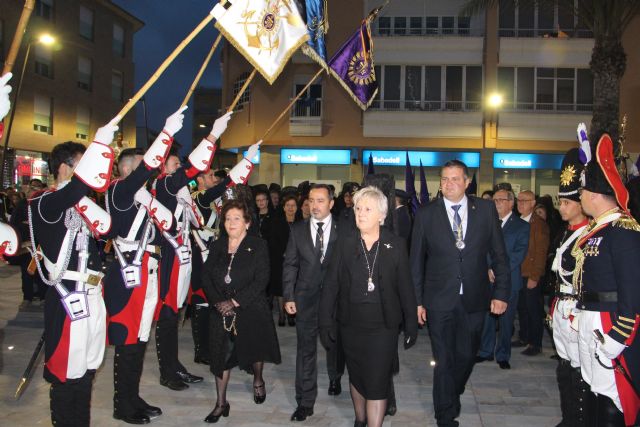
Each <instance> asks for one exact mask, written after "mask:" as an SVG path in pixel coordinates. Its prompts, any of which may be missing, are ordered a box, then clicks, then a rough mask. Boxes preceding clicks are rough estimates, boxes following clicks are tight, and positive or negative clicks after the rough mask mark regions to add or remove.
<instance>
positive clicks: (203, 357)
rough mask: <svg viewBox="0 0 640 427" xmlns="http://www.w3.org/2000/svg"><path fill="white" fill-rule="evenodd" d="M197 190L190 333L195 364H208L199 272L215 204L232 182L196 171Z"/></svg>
mask: <svg viewBox="0 0 640 427" xmlns="http://www.w3.org/2000/svg"><path fill="white" fill-rule="evenodd" d="M196 181H197V183H198V189H197V190H196V191H194V192H193V193H191V197H192V198H193V201H194V203H195V206H196V209H197V210H198V216H199V217H200V218H202V222H203V225H202V227H201V228H200V229H192V230H191V248H192V249H193V257H192V258H191V266H192V270H191V289H190V291H189V304H190V305H191V333H192V335H193V344H194V349H195V351H194V357H193V360H194V362H196V363H202V364H205V365H208V364H209V303H208V302H207V297H206V296H205V294H204V290H203V289H202V271H203V266H204V263H205V262H206V261H207V257H208V256H209V245H210V244H211V242H212V241H214V240H216V238H217V235H216V234H217V230H216V228H217V227H216V222H217V221H216V220H217V218H218V213H217V210H216V205H217V204H220V205H221V204H222V198H221V196H222V194H223V192H224V190H225V189H226V188H227V186H228V184H229V183H230V182H232V181H231V178H230V177H225V178H224V179H222V180H218V181H217V177H215V176H214V172H213V170H212V169H209V170H208V171H206V172H202V173H200V174H198V176H197V177H196ZM216 181H217V182H216Z"/></svg>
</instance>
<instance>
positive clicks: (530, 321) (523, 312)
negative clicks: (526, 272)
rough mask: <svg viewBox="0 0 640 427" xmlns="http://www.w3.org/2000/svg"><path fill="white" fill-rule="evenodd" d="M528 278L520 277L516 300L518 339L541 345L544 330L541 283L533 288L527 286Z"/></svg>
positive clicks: (537, 345) (533, 344)
mask: <svg viewBox="0 0 640 427" xmlns="http://www.w3.org/2000/svg"><path fill="white" fill-rule="evenodd" d="M527 280H528V278H526V277H523V278H522V284H523V285H522V289H521V290H520V298H519V300H518V319H519V321H520V334H519V336H520V341H522V342H524V343H526V344H529V345H532V346H535V347H542V332H543V331H544V307H543V303H542V284H541V283H538V286H536V287H535V288H533V289H528V288H527Z"/></svg>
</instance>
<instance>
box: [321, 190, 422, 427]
mask: <svg viewBox="0 0 640 427" xmlns="http://www.w3.org/2000/svg"><path fill="white" fill-rule="evenodd" d="M354 200H355V208H354V210H355V218H356V226H357V229H356V230H355V231H353V232H352V233H348V232H347V233H344V234H342V233H341V235H340V236H338V241H337V245H336V249H335V251H333V252H332V254H331V259H330V261H329V270H328V272H327V276H326V277H325V280H324V286H323V289H322V297H321V300H320V315H319V316H320V319H319V326H320V338H321V340H322V344H323V345H324V346H325V347H330V346H331V345H332V341H334V339H335V338H334V337H332V328H333V324H334V313H335V320H337V322H338V328H339V334H340V337H341V340H342V343H343V347H344V354H345V360H346V364H347V368H348V370H349V385H350V388H351V398H352V400H353V407H354V410H355V415H356V422H355V425H356V426H364V425H368V426H370V427H379V426H381V425H382V421H383V419H384V414H385V411H386V405H387V396H388V394H389V385H390V382H391V378H392V374H393V371H394V365H395V364H396V363H397V349H398V333H399V332H400V329H401V327H403V328H404V337H405V339H404V345H405V349H406V348H409V347H411V346H412V345H413V344H414V343H415V341H416V338H417V334H418V319H417V317H416V310H417V307H418V305H417V303H416V297H415V293H414V289H413V285H412V283H411V277H410V273H409V259H408V255H407V244H406V242H405V240H404V239H403V238H401V237H398V236H396V235H394V234H393V233H392V232H391V231H389V230H388V229H386V228H384V227H381V224H382V223H383V222H384V219H385V217H386V214H387V210H388V204H387V198H386V197H385V196H384V194H383V193H382V192H381V191H380V190H379V189H377V188H375V187H372V186H371V187H365V188H363V189H361V190H360V191H358V192H357V193H356V194H355V196H354Z"/></svg>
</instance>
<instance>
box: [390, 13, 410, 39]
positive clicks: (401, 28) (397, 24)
mask: <svg viewBox="0 0 640 427" xmlns="http://www.w3.org/2000/svg"><path fill="white" fill-rule="evenodd" d="M406 33H407V18H406V17H404V16H396V17H395V18H393V34H395V35H398V36H403V35H405V34H406Z"/></svg>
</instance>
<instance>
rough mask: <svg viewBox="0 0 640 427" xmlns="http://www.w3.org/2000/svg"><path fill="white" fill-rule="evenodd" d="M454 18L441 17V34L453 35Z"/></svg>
mask: <svg viewBox="0 0 640 427" xmlns="http://www.w3.org/2000/svg"><path fill="white" fill-rule="evenodd" d="M454 28H455V18H454V17H453V16H443V17H442V34H453V30H454Z"/></svg>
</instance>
